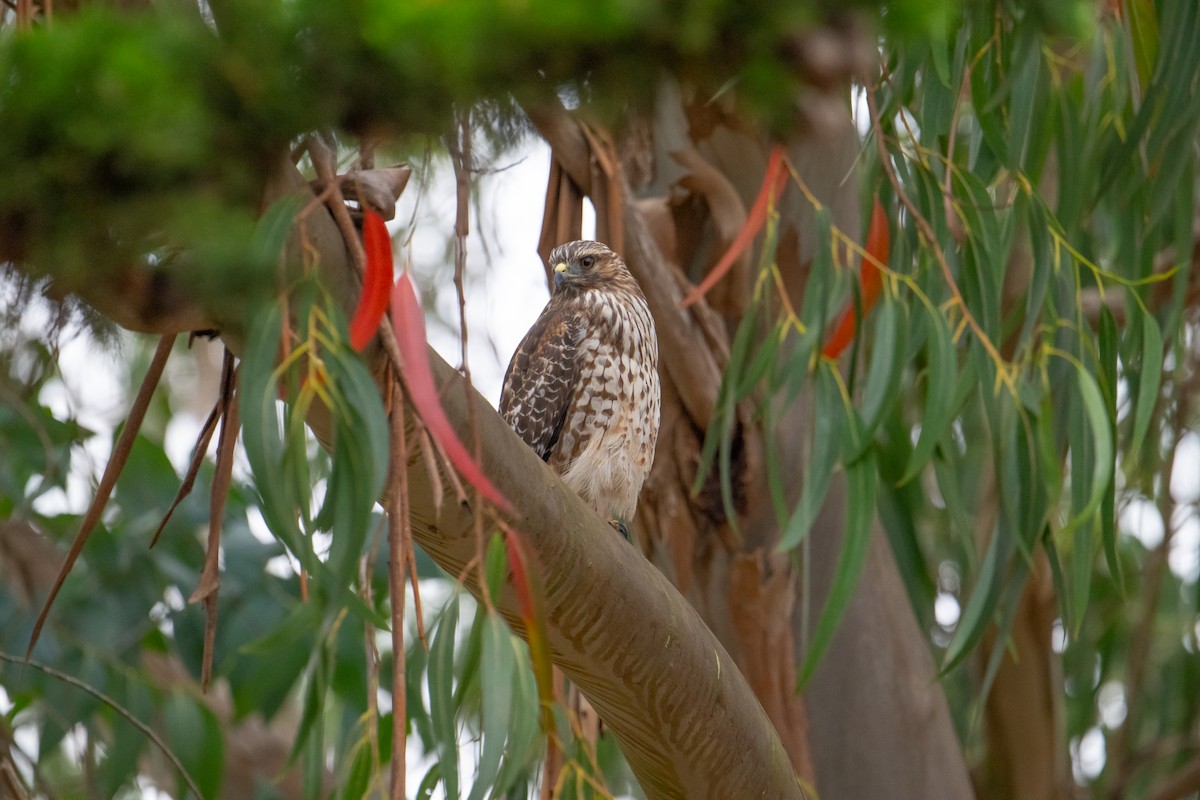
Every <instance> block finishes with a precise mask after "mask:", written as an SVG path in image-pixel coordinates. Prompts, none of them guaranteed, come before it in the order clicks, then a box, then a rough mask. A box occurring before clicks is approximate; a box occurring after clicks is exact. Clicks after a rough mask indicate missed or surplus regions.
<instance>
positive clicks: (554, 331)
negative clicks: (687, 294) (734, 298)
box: [500, 241, 659, 538]
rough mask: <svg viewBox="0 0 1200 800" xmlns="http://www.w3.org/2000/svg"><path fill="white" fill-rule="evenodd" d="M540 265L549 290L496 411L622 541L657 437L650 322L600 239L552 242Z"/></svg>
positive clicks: (631, 282)
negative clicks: (550, 274) (545, 265)
mask: <svg viewBox="0 0 1200 800" xmlns="http://www.w3.org/2000/svg"><path fill="white" fill-rule="evenodd" d="M550 265H551V267H552V268H553V270H554V292H553V294H552V295H551V297H550V301H549V302H548V303H547V304H546V308H545V309H544V310H543V311H542V314H541V316H540V317H538V319H537V321H536V322H535V323H534V324H533V327H532V328H530V329H529V332H528V333H527V334H525V338H524V339H522V340H521V344H520V345H519V346H518V347H517V351H516V352H515V353H514V354H513V357H512V360H511V361H510V362H509V364H508V370H507V371H506V372H505V375H504V389H503V391H502V392H501V395H500V414H501V416H503V417H504V419H505V420H506V421H507V422H508V423H509V424H510V425H512V427H513V428H514V429H515V430H516V432H517V433H518V434H519V435H520V436H521V438H522V439H524V440H525V443H526V444H528V445H529V446H530V447H532V448H533V450H534V452H535V453H537V454H538V455H539V456H540V457H541V458H542V460H543V461H545V462H546V463H547V464H549V465H550V467H551V468H552V469H553V470H554V471H555V472H557V473H558V474H559V475H561V476H562V479H563V482H564V483H566V484H567V486H569V487H570V488H571V489H573V490H574V491H575V492H577V493H578V494H579V495H580V496H581V497H582V498H583V499H584V500H585V501H587V502H588V504H589V505H591V506H592V508H594V509H596V511H597V512H598V513H599V514H600V515H601V516H602V517H604V518H605V519H606V520H609V521H610V522H611V523H612V524H613V525H614V527H616V528H617V529H618V530H620V531H621V533H622V534H623V535H624V536H625V537H626V538H628V536H629V533H628V530H627V529H626V528H625V522H627V521H628V520H630V519H632V518H633V512H634V509H635V508H637V499H638V492H640V491H641V489H642V484H643V483H644V482H645V480H646V475H647V474H648V473H649V472H650V464H651V462H652V461H653V460H654V444H655V441H656V440H657V439H658V414H659V379H658V337H657V335H656V334H655V331H654V320H653V318H652V317H651V316H650V308H649V307H648V306H647V305H646V297H645V295H643V294H642V290H641V288H640V287H639V286H638V284H637V281H636V280H635V279H634V277H633V275H632V274H630V272H629V268H628V267H626V266H625V262H624V261H622V260H621V257H620V256H618V255H617V254H616V253H614V252H613V251H612V250H610V249H609V248H608V247H607V246H606V245H604V244H602V243H600V242H591V241H582V242H570V243H568V244H564V245H560V246H558V247H556V248H555V249H554V251H553V252H552V253H551V254H550Z"/></svg>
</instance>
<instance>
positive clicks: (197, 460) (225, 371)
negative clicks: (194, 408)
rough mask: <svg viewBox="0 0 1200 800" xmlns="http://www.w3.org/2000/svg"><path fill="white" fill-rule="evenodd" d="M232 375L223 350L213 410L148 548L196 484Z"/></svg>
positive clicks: (151, 546) (155, 542)
mask: <svg viewBox="0 0 1200 800" xmlns="http://www.w3.org/2000/svg"><path fill="white" fill-rule="evenodd" d="M232 377H233V365H232V363H231V361H230V359H229V351H228V350H226V351H225V363H224V365H223V366H222V368H221V394H220V396H219V397H217V402H215V403H213V410H212V411H211V412H210V413H209V415H208V419H206V420H204V425H203V427H201V428H200V434H199V435H198V436H197V437H196V446H195V447H194V448H193V449H192V463H191V464H190V465H189V466H188V471H187V474H186V475H184V476H183V483H182V484H180V486H179V492H178V493H176V495H175V500H174V501H172V503H171V507H170V508H168V509H167V513H166V514H164V515H163V518H162V522H160V523H158V528H157V529H156V530H155V531H154V535H153V536H152V537H150V548H151V549H153V548H154V545H156V544H158V537H160V536H162V532H163V529H164V528H166V527H167V523H168V522H170V521H171V515H172V514H174V513H175V509H177V508H179V504H180V503H182V502H183V501H184V499H185V498H187V496H188V495H189V494H191V493H192V489H193V488H194V487H195V485H196V477H197V476H198V475H199V474H200V467H201V466H202V465H203V464H204V457H205V456H206V455H208V445H209V443H210V442H211V441H212V436H213V434H214V433H216V430H217V422H218V421H219V420H220V419H221V415H222V414H223V413H225V402H226V397H227V395H228V389H227V387H228V385H229V381H230V380H231V379H232Z"/></svg>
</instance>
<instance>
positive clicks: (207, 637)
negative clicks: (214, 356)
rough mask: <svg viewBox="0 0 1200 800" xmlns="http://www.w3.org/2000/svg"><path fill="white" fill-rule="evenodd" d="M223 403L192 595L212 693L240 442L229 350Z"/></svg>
mask: <svg viewBox="0 0 1200 800" xmlns="http://www.w3.org/2000/svg"><path fill="white" fill-rule="evenodd" d="M222 373H223V376H224V378H223V380H222V384H221V401H222V405H224V407H225V414H224V419H223V420H222V422H221V436H220V439H219V440H218V443H217V469H216V474H215V475H214V476H213V483H212V493H211V495H210V498H209V506H208V544H207V547H206V550H205V553H204V570H203V571H202V572H201V573H200V585H199V586H197V587H196V591H195V592H193V593H192V596H191V598H190V602H193V603H195V602H199V601H203V602H204V620H205V621H204V657H203V664H202V666H201V668H200V690H201V691H202V692H205V693H207V692H208V684H209V681H210V680H212V662H213V649H214V648H215V646H216V639H217V595H218V592H219V591H220V588H221V576H220V553H221V526H222V523H223V522H224V520H225V501H226V500H228V499H229V487H230V486H231V485H232V483H233V448H234V444H235V443H236V442H237V431H238V409H237V371H236V370H235V369H234V367H233V354H232V353H230V352H229V350H226V351H225V363H224V366H223V368H222Z"/></svg>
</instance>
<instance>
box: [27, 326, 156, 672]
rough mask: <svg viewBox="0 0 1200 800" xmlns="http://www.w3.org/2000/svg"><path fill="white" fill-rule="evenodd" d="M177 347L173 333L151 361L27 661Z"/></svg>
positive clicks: (36, 625) (31, 640)
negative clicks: (172, 349)
mask: <svg viewBox="0 0 1200 800" xmlns="http://www.w3.org/2000/svg"><path fill="white" fill-rule="evenodd" d="M173 344H175V334H173V333H171V334H167V335H166V336H163V337H161V338H159V340H158V347H157V348H156V349H155V351H154V357H153V358H152V359H150V367H149V368H148V369H147V370H146V377H145V378H143V379H142V385H141V386H140V387H139V388H138V393H137V396H136V397H134V399H133V405H132V406H130V408H129V416H128V417H127V418H126V420H125V426H124V427H123V428H122V429H121V435H120V436H119V437H118V438H117V443H116V444H115V445H113V452H112V456H110V457H109V459H108V464H106V465H105V467H104V475H102V476H101V478H100V485H99V486H98V487H97V488H96V496H95V497H94V498H92V504H91V505H90V506H88V510H87V514H86V515H84V518H83V523H82V524H81V525H80V526H79V533H77V534H75V541H73V542H72V543H71V549H70V550H68V551H67V557H66V559H65V560H64V561H63V565H62V567H61V568H60V569H59V571H58V577H56V578H55V579H54V585H53V586H52V587H50V594H49V595H48V596H47V597H46V602H45V603H44V604H43V605H42V610H41V612H40V613H39V614H38V618H37V622H35V623H34V624H33V633H32V634H30V636H29V647H28V648H26V650H25V658H27V659H28V658H29V657H30V656H31V655H33V648H34V647H35V646H36V645H37V641H38V637H40V636H41V635H42V627H43V626H44V625H45V624H46V617H47V616H49V614H50V606H52V605H53V604H54V598H56V597H58V592H59V590H60V589H62V585H63V581H65V580H66V579H67V575H68V574H69V573H70V572H71V568H72V567H73V566H75V560H76V559H77V558H79V554H80V553H81V552H82V551H83V546H84V545H85V544H87V540H88V537H89V536H91V535H92V531H93V530H95V528H96V523H97V522H99V521H100V515H101V514H103V513H104V507H105V506H106V505H108V498H109V496H110V495H111V494H112V490H113V487H115V486H116V485H117V478H118V477H119V476H120V475H121V470H123V469H124V468H125V462H126V461H128V460H129V452H130V450H132V449H133V442H134V440H135V439H136V438H137V434H138V431H139V430H141V427H142V420H144V419H145V418H146V409H148V408H149V407H150V398H151V397H153V396H154V390H155V389H156V388H158V382H159V380H160V379H161V378H162V373H163V367H165V366H166V364H167V359H168V358H169V357H170V355H171V346H172V345H173Z"/></svg>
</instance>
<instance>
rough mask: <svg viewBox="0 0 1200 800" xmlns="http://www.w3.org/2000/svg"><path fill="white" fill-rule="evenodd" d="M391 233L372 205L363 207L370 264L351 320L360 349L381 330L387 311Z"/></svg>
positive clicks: (353, 341)
mask: <svg viewBox="0 0 1200 800" xmlns="http://www.w3.org/2000/svg"><path fill="white" fill-rule="evenodd" d="M390 239H391V236H390V235H389V234H388V230H387V226H386V225H384V224H383V218H382V217H380V216H379V214H378V213H376V212H375V210H374V209H371V208H366V207H364V208H363V246H364V249H365V250H366V265H365V267H364V269H363V287H362V295H361V296H360V297H359V299H358V307H357V308H356V309H354V318H353V319H352V320H351V321H350V346H351V347H353V348H354V349H355V350H357V351H358V352H360V353H361V352H362V350H363V348H364V347H366V346H367V345H368V344H370V342H371V340H372V339H374V338H375V332H376V331H378V330H379V323H380V322H381V321H382V320H383V315H384V313H385V312H386V311H387V307H388V299H389V297H390V296H391V288H392V248H391V246H390V244H389V242H390Z"/></svg>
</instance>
